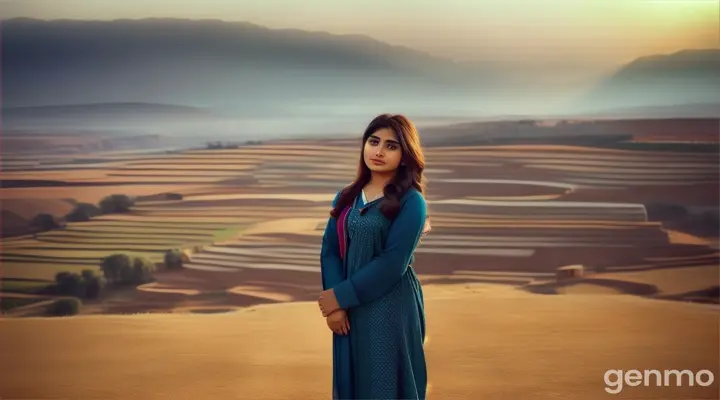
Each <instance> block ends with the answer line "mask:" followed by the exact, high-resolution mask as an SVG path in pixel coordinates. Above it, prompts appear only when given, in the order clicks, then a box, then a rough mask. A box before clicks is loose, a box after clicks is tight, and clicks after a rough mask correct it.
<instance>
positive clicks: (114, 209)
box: [100, 194, 135, 214]
mask: <svg viewBox="0 0 720 400" xmlns="http://www.w3.org/2000/svg"><path fill="white" fill-rule="evenodd" d="M134 203H135V202H134V201H133V199H131V198H130V197H129V196H127V195H124V194H112V195H110V196H106V197H105V198H103V199H102V200H100V210H101V211H102V213H103V214H113V213H126V212H129V211H130V207H132V206H133V205H134Z"/></svg>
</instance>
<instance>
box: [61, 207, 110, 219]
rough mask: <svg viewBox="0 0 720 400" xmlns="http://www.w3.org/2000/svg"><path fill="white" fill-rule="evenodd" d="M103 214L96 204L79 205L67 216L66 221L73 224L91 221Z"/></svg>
mask: <svg viewBox="0 0 720 400" xmlns="http://www.w3.org/2000/svg"><path fill="white" fill-rule="evenodd" d="M100 214H102V212H101V211H100V209H99V208H98V207H97V206H95V205H94V204H90V203H79V204H78V205H77V206H75V208H74V209H73V210H72V211H71V212H70V213H69V214H68V215H66V216H65V219H66V220H68V221H71V222H85V221H90V219H91V218H93V217H97V216H98V215H100Z"/></svg>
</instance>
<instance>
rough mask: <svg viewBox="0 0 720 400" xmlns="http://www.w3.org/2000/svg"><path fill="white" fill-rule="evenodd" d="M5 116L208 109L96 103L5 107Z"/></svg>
mask: <svg viewBox="0 0 720 400" xmlns="http://www.w3.org/2000/svg"><path fill="white" fill-rule="evenodd" d="M0 111H1V112H2V116H3V119H4V118H15V117H39V118H43V117H55V116H76V115H77V116H83V117H84V116H89V115H98V116H110V115H118V116H120V115H142V114H152V115H168V116H172V115H195V116H198V115H206V114H207V113H208V111H207V110H203V109H201V108H197V107H190V106H182V105H175V104H153V103H140V102H137V103H94V104H66V105H52V106H50V105H48V106H24V107H3V108H2V109H1V110H0Z"/></svg>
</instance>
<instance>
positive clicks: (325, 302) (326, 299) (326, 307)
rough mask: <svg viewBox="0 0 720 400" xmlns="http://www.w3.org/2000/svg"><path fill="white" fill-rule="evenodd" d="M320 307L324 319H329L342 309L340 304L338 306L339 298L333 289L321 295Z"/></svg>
mask: <svg viewBox="0 0 720 400" xmlns="http://www.w3.org/2000/svg"><path fill="white" fill-rule="evenodd" d="M318 305H319V306H320V311H322V314H323V317H327V316H328V315H330V313H332V312H333V311H335V310H337V309H338V308H340V304H338V301H337V298H336V297H335V291H334V290H332V289H328V290H325V291H324V292H322V293H320V298H319V299H318Z"/></svg>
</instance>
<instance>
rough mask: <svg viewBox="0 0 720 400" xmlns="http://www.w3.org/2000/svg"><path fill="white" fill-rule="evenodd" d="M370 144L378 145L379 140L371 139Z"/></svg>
mask: <svg viewBox="0 0 720 400" xmlns="http://www.w3.org/2000/svg"><path fill="white" fill-rule="evenodd" d="M370 144H371V145H373V146H377V144H378V141H377V140H371V141H370Z"/></svg>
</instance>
